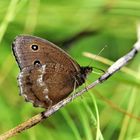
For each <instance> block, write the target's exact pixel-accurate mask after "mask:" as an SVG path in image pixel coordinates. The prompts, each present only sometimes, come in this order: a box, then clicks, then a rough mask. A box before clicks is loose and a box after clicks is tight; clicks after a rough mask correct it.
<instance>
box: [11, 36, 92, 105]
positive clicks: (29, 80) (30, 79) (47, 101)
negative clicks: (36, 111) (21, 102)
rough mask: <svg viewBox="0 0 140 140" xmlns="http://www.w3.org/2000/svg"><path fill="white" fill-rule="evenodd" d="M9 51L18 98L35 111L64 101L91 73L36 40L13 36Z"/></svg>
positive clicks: (52, 46)
mask: <svg viewBox="0 0 140 140" xmlns="http://www.w3.org/2000/svg"><path fill="white" fill-rule="evenodd" d="M12 49H13V53H14V55H15V58H16V61H17V63H18V65H19V68H20V74H19V76H18V82H19V87H20V94H21V95H22V96H24V97H25V99H26V100H27V101H29V102H32V103H33V105H34V106H35V107H43V108H48V107H50V106H52V105H54V104H56V103H58V102H59V101H61V100H62V99H64V98H66V97H67V96H68V95H69V94H70V93H71V92H72V91H73V90H74V89H75V88H77V87H79V86H80V85H82V84H83V83H84V82H85V79H86V77H87V74H89V73H91V71H92V67H88V66H86V67H81V66H80V65H79V64H78V63H77V62H76V61H74V60H73V59H72V58H71V57H70V56H69V55H68V54H67V53H66V52H64V51H63V50H62V49H60V48H59V47H57V46H56V45H54V44H53V43H51V42H49V41H47V40H45V39H42V38H39V37H35V36H29V35H21V36H17V37H16V39H15V40H14V42H13V44H12Z"/></svg>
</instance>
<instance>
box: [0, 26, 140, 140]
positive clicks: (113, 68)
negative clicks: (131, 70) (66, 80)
mask: <svg viewBox="0 0 140 140" xmlns="http://www.w3.org/2000/svg"><path fill="white" fill-rule="evenodd" d="M138 34H139V35H138V41H137V42H136V43H135V44H134V47H133V49H132V50H131V51H130V52H129V53H128V54H126V55H125V56H123V57H121V58H120V59H118V60H117V61H116V62H115V63H114V64H113V65H112V66H110V67H109V68H108V70H107V71H106V72H105V73H104V74H103V75H102V76H101V77H100V78H99V79H97V80H96V81H95V82H93V83H92V84H90V85H88V86H87V87H86V88H84V89H82V90H81V91H79V92H77V93H76V94H74V95H72V96H69V97H68V98H66V99H64V100H62V101H60V102H59V103H57V104H56V105H54V106H52V107H51V108H50V109H49V110H46V111H44V112H42V113H39V114H38V115H36V116H34V117H32V118H31V119H29V120H27V121H25V122H24V123H22V124H20V125H18V126H17V127H15V128H13V129H11V130H9V131H7V132H5V133H4V134H2V135H0V140H6V139H8V138H10V137H13V136H15V135H16V134H18V133H20V132H22V131H24V130H26V129H28V128H31V127H32V126H34V125H36V124H38V123H39V122H41V121H43V120H44V119H45V118H48V117H49V116H50V115H52V114H54V113H55V112H56V111H58V110H59V109H60V108H62V107H63V106H65V105H66V104H67V103H70V102H71V101H72V100H74V99H75V98H77V97H78V96H80V95H82V94H83V93H84V92H86V91H87V90H89V89H91V88H93V87H95V86H96V85H98V84H100V83H103V82H104V81H105V80H107V79H108V78H109V77H110V76H112V75H113V74H114V73H115V72H117V71H119V69H120V68H122V67H123V66H125V65H126V64H127V63H128V62H129V61H130V60H132V59H133V58H134V57H135V56H136V54H137V53H138V51H139V50H140V27H139V28H138Z"/></svg>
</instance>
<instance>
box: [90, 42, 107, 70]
mask: <svg viewBox="0 0 140 140" xmlns="http://www.w3.org/2000/svg"><path fill="white" fill-rule="evenodd" d="M106 47H107V45H105V46H104V47H103V48H102V49H101V50H100V52H99V53H98V54H97V55H96V56H95V58H93V59H92V60H91V62H90V63H89V65H88V66H90V65H91V64H92V62H93V61H94V60H96V57H97V56H99V55H100V54H101V53H102V52H103V50H104V49H105V48H106ZM93 68H94V67H93ZM96 69H98V68H96ZM100 70H101V69H100ZM101 71H102V70H101Z"/></svg>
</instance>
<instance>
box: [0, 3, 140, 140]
mask: <svg viewBox="0 0 140 140" xmlns="http://www.w3.org/2000/svg"><path fill="white" fill-rule="evenodd" d="M139 19H140V1H139V0H114V1H113V0H71V1H66V0H59V1H58V0H11V1H10V0H4V1H2V0H1V1H0V133H1V134H2V133H4V132H5V131H7V130H9V129H10V128H13V127H14V126H16V125H18V124H19V123H21V122H23V121H25V120H27V119H29V118H30V117H32V116H34V115H36V114H37V113H39V112H41V111H43V109H40V108H34V107H33V106H32V104H31V103H26V102H24V99H23V98H22V97H20V96H19V95H18V94H19V89H18V86H17V80H16V77H17V75H18V73H19V68H18V66H17V64H16V61H15V58H14V56H13V54H12V50H11V43H12V41H13V40H14V38H15V36H17V35H19V34H30V35H36V36H39V37H42V38H45V39H48V40H49V41H51V42H53V43H55V44H57V45H59V46H60V47H62V48H63V49H64V50H66V51H67V52H68V53H69V54H70V55H71V56H72V57H73V58H74V59H75V60H76V61H78V63H79V64H80V65H83V66H86V65H89V63H90V62H91V59H89V58H87V57H85V56H83V52H85V51H86V52H90V53H94V54H98V53H99V52H100V50H101V49H102V48H103V47H105V46H107V47H106V48H105V49H104V51H103V52H102V53H101V54H100V55H101V56H102V57H105V58H107V59H109V60H112V61H116V60H117V59H118V58H120V57H121V56H123V55H124V54H126V53H127V52H128V51H129V50H130V49H131V48H132V46H133V44H134V43H135V41H136V39H137V37H136V22H138V20H139ZM91 65H92V66H95V67H98V68H101V69H103V70H106V69H107V68H108V65H106V64H104V63H101V62H97V61H96V60H93V61H92V63H91ZM127 67H128V68H129V69H131V70H132V71H133V74H130V73H128V71H126V72H122V71H120V72H118V73H117V74H115V75H114V76H112V77H111V78H110V79H108V80H107V81H106V82H105V83H103V84H101V85H98V86H97V87H96V88H94V89H92V90H90V91H88V92H87V93H85V94H84V95H83V96H82V98H77V99H76V100H74V101H73V102H72V103H70V104H68V105H67V106H66V107H65V108H63V109H61V110H59V111H58V112H57V113H55V114H54V115H52V116H51V117H50V118H48V119H47V120H45V121H43V122H42V123H40V124H39V125H36V126H34V127H33V128H31V129H29V130H27V131H25V132H23V133H21V134H18V135H17V136H15V137H14V138H12V140H17V139H20V140H25V139H26V140H38V139H41V140H46V139H47V140H55V139H58V140H59V139H61V140H66V139H67V140H94V139H96V140H103V139H105V140H139V139H140V120H136V119H134V118H132V117H129V116H128V115H126V114H124V113H122V112H120V110H121V109H124V110H125V111H127V112H130V113H132V114H133V115H135V116H140V109H139V103H140V92H139V90H140V55H139V54H138V56H137V57H136V58H135V59H134V60H133V61H131V63H129V64H128V65H127ZM98 77H99V75H96V74H91V75H90V76H89V77H88V79H87V82H86V84H89V83H91V82H92V81H95V80H96V79H97V78H98ZM83 87H85V85H83ZM78 90H79V89H78ZM101 95H102V96H103V97H102V96H101ZM116 106H117V107H116ZM113 107H114V108H115V107H116V109H114V108H113ZM118 110H119V111H118Z"/></svg>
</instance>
